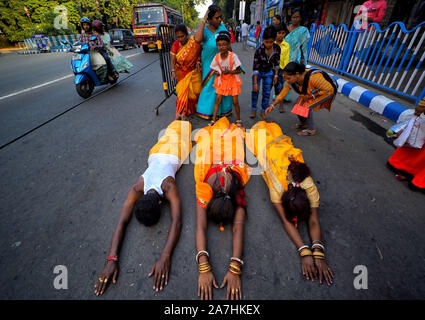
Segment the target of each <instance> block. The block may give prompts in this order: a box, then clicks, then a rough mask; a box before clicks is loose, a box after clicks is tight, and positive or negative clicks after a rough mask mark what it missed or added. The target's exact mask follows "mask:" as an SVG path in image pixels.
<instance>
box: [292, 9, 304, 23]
mask: <svg viewBox="0 0 425 320" xmlns="http://www.w3.org/2000/svg"><path fill="white" fill-rule="evenodd" d="M297 12H298V13H299V14H300V17H301V22H300V25H303V24H304V16H303V12H302V10H301V8H295V9H294V10H292V14H291V18H292V16H293V15H294V14H296V13H297Z"/></svg>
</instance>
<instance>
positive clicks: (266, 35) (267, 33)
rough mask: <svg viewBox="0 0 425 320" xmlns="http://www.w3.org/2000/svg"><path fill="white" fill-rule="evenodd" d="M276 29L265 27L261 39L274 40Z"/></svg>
mask: <svg viewBox="0 0 425 320" xmlns="http://www.w3.org/2000/svg"><path fill="white" fill-rule="evenodd" d="M276 33H277V32H276V29H275V28H273V27H267V28H265V29H264V32H263V39H276Z"/></svg>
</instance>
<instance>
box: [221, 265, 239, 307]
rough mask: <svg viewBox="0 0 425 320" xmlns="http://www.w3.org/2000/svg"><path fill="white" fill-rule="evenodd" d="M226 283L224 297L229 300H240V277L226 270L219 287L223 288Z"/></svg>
mask: <svg viewBox="0 0 425 320" xmlns="http://www.w3.org/2000/svg"><path fill="white" fill-rule="evenodd" d="M226 283H227V295H226V298H227V300H229V296H230V300H240V299H241V298H242V289H241V278H240V277H239V276H238V275H237V274H234V273H232V272H230V271H228V272H227V274H226V276H225V277H224V280H223V283H222V284H221V287H220V288H223V287H224V286H225V285H226Z"/></svg>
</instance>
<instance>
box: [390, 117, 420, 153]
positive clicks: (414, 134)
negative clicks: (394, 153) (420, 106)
mask: <svg viewBox="0 0 425 320" xmlns="http://www.w3.org/2000/svg"><path fill="white" fill-rule="evenodd" d="M424 143H425V115H424V114H421V115H420V116H419V117H413V118H412V119H410V121H409V122H408V124H407V126H406V128H405V129H404V130H403V132H402V133H401V134H400V136H399V137H398V138H397V139H395V140H394V145H395V146H396V147H403V146H405V147H411V148H415V149H421V148H422V147H423V145H424Z"/></svg>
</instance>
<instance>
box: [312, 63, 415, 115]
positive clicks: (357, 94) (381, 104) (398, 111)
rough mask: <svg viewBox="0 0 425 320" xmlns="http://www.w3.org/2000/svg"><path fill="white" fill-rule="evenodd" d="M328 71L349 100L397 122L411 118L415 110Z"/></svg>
mask: <svg viewBox="0 0 425 320" xmlns="http://www.w3.org/2000/svg"><path fill="white" fill-rule="evenodd" d="M306 67H307V68H312V67H313V68H317V67H315V66H311V65H307V66H306ZM324 71H326V72H327V73H328V74H329V75H330V76H332V77H333V78H334V79H335V80H336V81H337V83H338V92H339V93H342V94H343V95H345V96H347V97H348V98H349V99H351V100H354V101H356V102H358V103H361V104H362V105H364V106H365V107H367V108H370V109H372V110H373V111H374V112H376V113H379V114H380V115H382V116H384V117H386V118H388V119H390V120H392V121H394V122H396V123H399V122H404V121H407V120H409V119H410V118H411V116H412V115H413V114H414V112H415V110H414V109H411V108H409V107H407V106H405V105H402V104H400V103H398V102H396V101H394V100H391V99H389V98H387V97H386V96H383V95H381V94H378V93H375V92H373V91H371V90H368V89H366V88H364V87H362V86H359V85H356V84H354V83H351V82H349V81H347V80H344V79H342V78H339V77H337V76H336V75H334V74H332V73H331V72H328V71H327V70H324Z"/></svg>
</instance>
